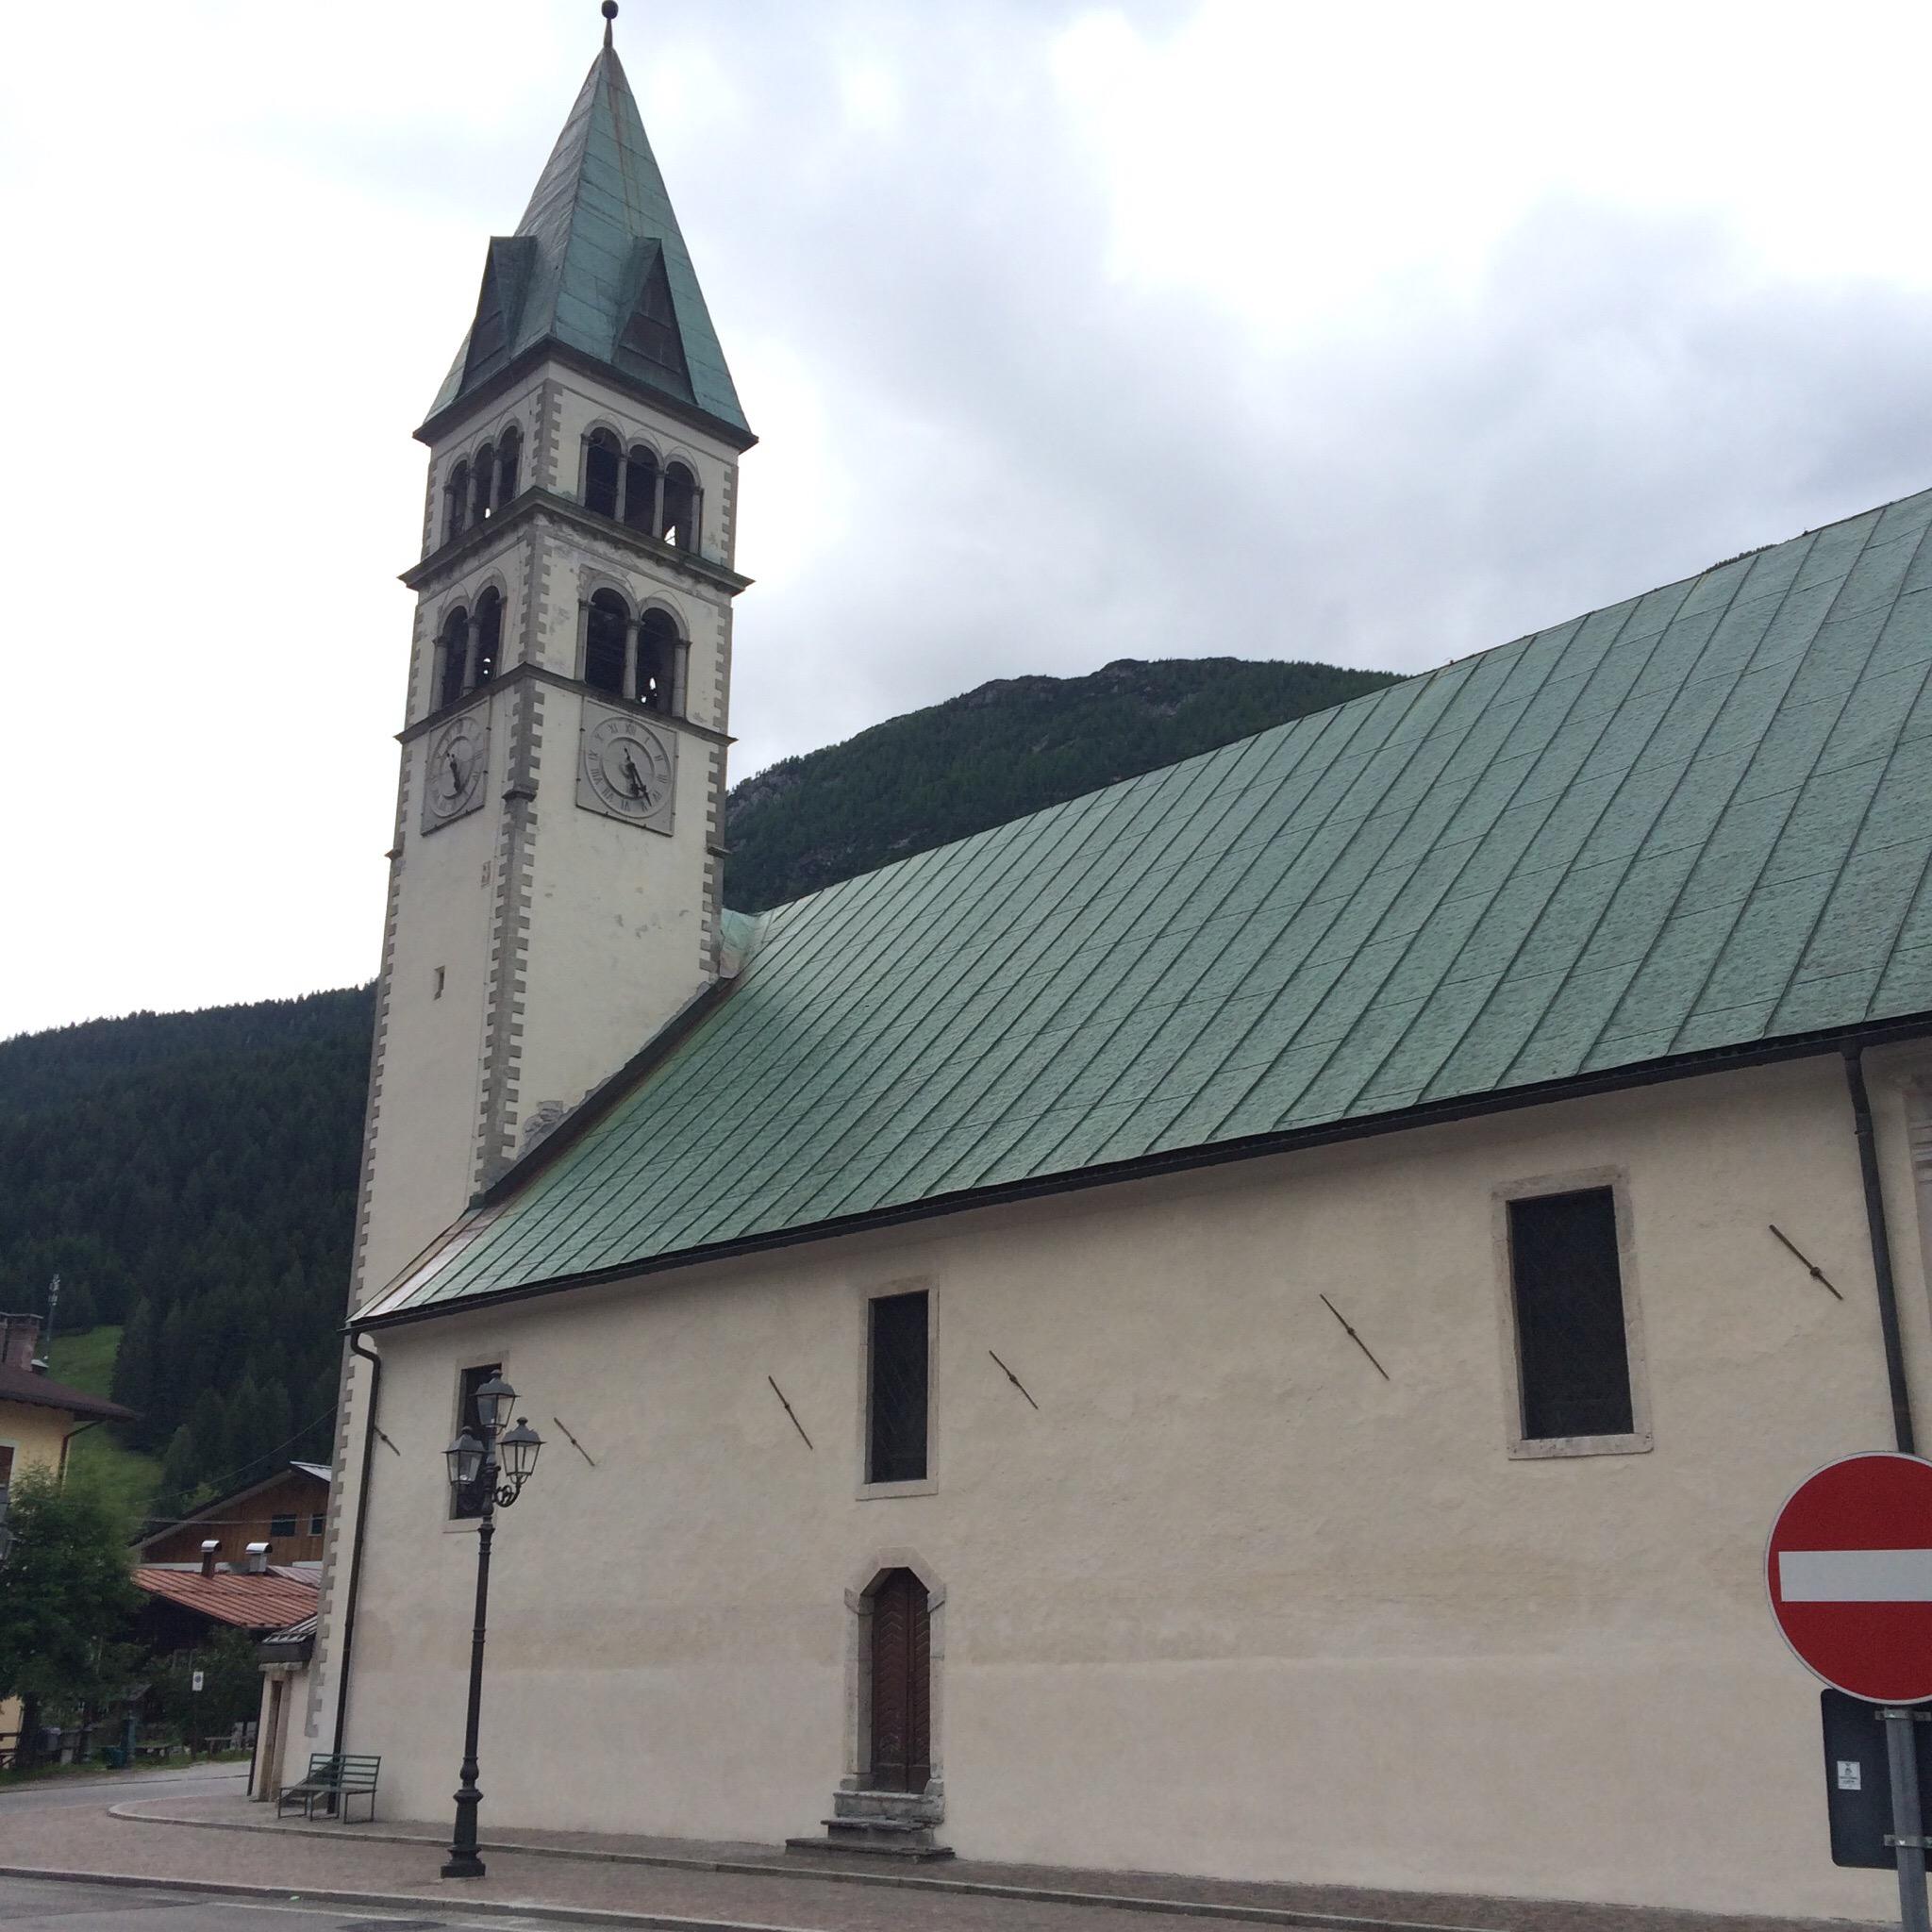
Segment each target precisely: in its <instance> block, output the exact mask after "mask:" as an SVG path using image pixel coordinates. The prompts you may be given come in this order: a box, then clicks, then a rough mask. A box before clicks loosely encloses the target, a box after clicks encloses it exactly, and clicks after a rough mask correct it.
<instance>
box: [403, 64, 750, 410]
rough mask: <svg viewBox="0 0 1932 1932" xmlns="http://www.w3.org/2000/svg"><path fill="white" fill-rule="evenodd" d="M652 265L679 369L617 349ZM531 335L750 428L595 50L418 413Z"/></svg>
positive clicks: (616, 83) (652, 170)
mask: <svg viewBox="0 0 1932 1932" xmlns="http://www.w3.org/2000/svg"><path fill="white" fill-rule="evenodd" d="M660 265H661V270H662V274H663V276H664V279H665V281H666V282H667V283H668V284H669V288H670V295H671V305H672V308H673V311H674V313H675V320H676V326H677V335H678V338H679V343H680V346H681V347H682V350H683V356H682V361H683V364H684V366H683V368H682V369H681V370H680V369H677V368H675V367H673V366H670V365H669V364H667V363H666V362H664V361H662V360H654V359H650V358H646V357H645V356H643V355H641V354H639V353H637V352H636V351H635V350H633V349H631V348H629V347H627V346H626V345H625V343H624V341H623V337H624V334H625V325H626V324H627V323H628V322H629V321H630V319H631V314H632V311H633V309H634V308H636V307H637V304H638V302H639V299H640V297H641V295H642V293H643V291H644V289H645V286H646V283H647V281H649V280H650V278H652V277H653V276H654V275H656V274H657V273H658V269H659V267H660ZM492 303H494V304H495V305H497V307H498V309H499V311H500V313H501V316H502V330H501V340H500V341H499V340H498V337H497V334H496V332H495V331H494V330H491V329H489V328H487V327H486V326H485V317H486V315H488V313H489V312H490V310H491V305H492ZM543 341H555V342H560V343H562V344H563V345H564V346H565V347H567V348H572V349H575V350H577V351H579V352H580V353H582V354H583V355H586V356H590V357H593V358H596V359H597V360H598V361H600V362H604V363H608V365H609V366H610V367H611V368H613V369H616V370H618V371H619V372H621V373H622V374H623V375H625V376H627V377H628V378H629V379H630V380H631V381H633V382H643V383H645V384H647V385H648V386H649V387H651V388H653V389H656V390H658V391H661V392H662V393H663V394H665V395H667V396H670V397H672V398H673V399H675V401H678V402H681V403H685V404H688V405H690V406H691V407H694V408H698V409H701V410H703V411H704V412H705V413H706V414H707V415H708V416H711V417H714V418H716V419H717V420H718V421H719V422H721V423H724V424H725V425H728V426H729V427H731V428H733V429H737V430H741V431H743V433H744V434H745V435H747V436H748V435H750V433H751V431H750V428H749V426H748V425H746V423H745V420H744V411H743V410H742V409H741V408H740V407H739V402H738V391H737V390H736V389H734V388H733V387H732V382H731V372H730V371H729V370H728V369H727V368H726V367H725V366H724V350H723V349H722V348H720V347H719V345H718V335H717V331H716V330H715V329H714V328H713V327H712V326H711V317H710V313H709V311H708V309H707V308H706V307H705V298H704V293H703V291H701V290H700V289H699V287H698V278H697V273H696V271H695V270H694V269H693V268H692V267H691V252H690V250H688V249H687V248H686V247H685V245H684V237H683V235H682V234H681V233H680V232H679V231H678V226H677V217H676V215H675V214H674V213H673V212H672V208H671V197H670V196H669V195H668V194H667V193H666V192H665V190H664V177H663V175H660V174H659V173H658V162H657V159H656V158H655V157H654V156H653V155H652V153H651V144H650V142H648V141H647V140H646V139H645V138H644V124H643V118H642V116H641V115H640V114H639V112H638V104H637V101H636V100H635V98H634V97H633V96H632V94H631V91H630V82H629V81H628V80H626V79H625V73H624V67H623V63H622V62H620V61H619V59H618V58H617V53H616V50H615V49H614V48H611V47H608V46H607V47H605V48H604V49H603V50H602V51H601V52H600V53H599V54H598V56H597V58H596V59H595V61H593V62H592V63H591V71H590V73H589V75H586V76H585V79H584V85H583V89H582V91H581V92H579V93H578V95H577V98H576V105H575V107H574V108H572V109H571V111H570V119H569V120H568V121H566V122H565V123H564V126H563V132H562V133H561V134H560V135H558V138H557V145H556V147H555V148H554V149H553V150H552V151H551V155H550V159H549V162H548V164H547V165H546V166H545V168H544V170H543V174H542V176H541V179H540V180H539V181H538V183H537V191H536V192H535V193H534V194H532V195H531V197H530V205H529V207H528V208H526V209H525V211H524V219H523V221H522V222H521V223H520V224H519V225H518V226H517V232H516V234H515V235H514V236H512V237H499V238H497V239H496V240H494V241H492V242H491V244H490V254H489V258H488V259H487V261H486V263H485V266H484V276H483V288H482V291H481V293H480V295H479V297H478V302H477V321H476V323H475V324H473V325H472V326H471V330H470V333H469V334H468V335H467V336H465V337H464V339H463V346H462V348H461V349H460V350H459V351H458V354H457V359H456V365H455V367H454V368H452V369H451V371H450V373H449V375H448V376H447V378H445V380H444V382H443V385H442V388H441V390H440V391H438V393H437V397H436V401H435V403H434V404H433V405H432V406H431V408H430V411H429V413H430V415H431V417H435V416H437V415H438V414H440V413H441V411H442V410H443V409H445V408H448V407H449V406H450V405H451V404H452V403H454V402H457V401H458V400H459V399H460V398H461V397H462V396H463V395H464V394H466V393H467V392H468V391H471V390H472V389H475V388H476V387H477V386H479V385H480V384H482V383H484V382H486V381H487V380H488V379H489V378H490V377H491V375H494V374H495V373H496V372H497V370H499V369H501V368H505V367H507V366H508V364H509V363H510V362H513V361H514V360H515V359H516V358H518V357H519V356H521V355H523V354H524V353H525V351H526V350H528V349H530V348H532V347H534V346H535V345H536V344H538V343H540V342H543ZM473 349H474V350H475V351H477V352H478V353H475V354H473Z"/></svg>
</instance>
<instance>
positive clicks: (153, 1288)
mask: <svg viewBox="0 0 1932 1932" xmlns="http://www.w3.org/2000/svg"><path fill="white" fill-rule="evenodd" d="M370 1016H371V1002H370V996H369V993H368V991H366V990H363V991H344V992H327V993H317V994H314V995H311V996H310V997H309V998H307V999H301V1000H271V1001H264V1002H262V1003H260V1004H258V1005H255V1006H247V1007H226V1008H212V1009H210V1010H208V1011H207V1012H200V1013H135V1014H131V1015H129V1016H128V1017H127V1018H125V1019H121V1020H97V1021H91V1022H89V1023H88V1024H84V1025H79V1026H68V1027H62V1028H59V1029H58V1030H57V1031H54V1032H50V1033H41V1034H30V1035H25V1036H22V1037H19V1038H16V1039H13V1040H9V1041H0V1176H4V1179H0V1307H6V1308H14V1309H21V1310H24V1311H32V1312H38V1311H41V1310H42V1309H44V1307H45V1306H46V1289H47V1283H48V1281H49V1279H50V1278H51V1277H52V1276H53V1275H54V1274H56V1273H57V1272H58V1274H59V1275H60V1278H61V1298H60V1323H61V1329H62V1331H63V1332H61V1333H60V1334H58V1335H57V1336H55V1338H54V1340H53V1355H52V1361H53V1364H54V1372H55V1373H56V1374H66V1373H68V1372H71V1371H78V1373H74V1374H73V1376H72V1378H73V1379H74V1380H75V1381H76V1382H77V1383H80V1384H81V1385H82V1386H86V1387H95V1388H98V1387H99V1386H100V1384H99V1380H98V1374H99V1369H100V1367H101V1361H100V1354H101V1351H102V1350H103V1349H104V1348H105V1346H106V1345H107V1344H106V1342H105V1340H104V1335H105V1331H107V1330H108V1329H112V1328H115V1327H121V1328H122V1329H123V1330H124V1333H123V1334H122V1337H121V1342H120V1346H119V1349H118V1354H117V1357H116V1359H115V1361H114V1365H113V1368H112V1371H111V1374H110V1375H109V1377H108V1384H107V1388H106V1391H105V1392H107V1393H108V1394H111V1395H112V1397H113V1398H114V1400H116V1401H117V1402H124V1403H125V1404H127V1406H128V1407H131V1408H135V1409H138V1410H139V1411H141V1414H142V1420H141V1422H140V1423H139V1424H133V1425H130V1426H129V1427H127V1428H126V1429H125V1430H121V1431H117V1432H116V1433H117V1434H118V1435H120V1436H121V1437H122V1438H123V1440H124V1441H125V1446H126V1447H128V1448H132V1449H135V1450H140V1451H143V1452H145V1453H146V1454H147V1455H148V1456H150V1457H158V1458H161V1459H162V1468H163V1482H162V1488H163V1491H164V1493H165V1496H166V1497H174V1498H179V1497H181V1496H183V1495H186V1494H188V1493H191V1492H192V1491H195V1490H197V1489H200V1488H204V1487H207V1486H209V1485H214V1486H220V1485H222V1484H224V1483H225V1482H226V1481H227V1480H228V1479H229V1478H230V1477H231V1476H233V1475H234V1474H236V1473H237V1472H238V1471H241V1472H250V1473H252V1472H253V1471H254V1470H255V1469H256V1468H257V1467H258V1466H261V1467H266V1466H269V1465H270V1464H272V1463H273V1462H274V1461H275V1459H277V1458H278V1457H286V1456H290V1455H305V1456H315V1457H326V1455H327V1452H328V1447H329V1428H330V1417H331V1411H332V1409H333V1407H334V1403H335V1381H336V1369H337V1363H338V1358H339V1349H340V1342H339V1339H338V1336H337V1332H336V1331H337V1326H338V1324H339V1323H340V1321H341V1302H342V1294H343V1291H344V1286H345V1284H346V1281H347V1277H348V1254H349V1227H350V1221H351V1217H352V1214H353V1211H354V1207H355V1189H356V1169H357V1158H358V1146H359V1141H360V1134H361V1118H362V1104H363V1094H364V1083H365V1080H366V1078H367V1072H368V1060H369V1029H370V1024H371V1017H370ZM91 1376H92V1379H90V1377H91ZM94 1433H99V1432H94ZM87 1440H88V1439H86V1438H83V1439H82V1441H81V1442H80V1444H78V1445H76V1446H77V1448H79V1449H82V1450H84V1451H85V1453H86V1454H87V1455H88V1456H90V1457H104V1456H105V1454H106V1450H105V1447H104V1446H100V1445H97V1446H95V1447H93V1448H88V1447H87ZM140 1480H141V1477H140V1473H139V1472H138V1470H137V1469H136V1468H135V1467H134V1466H133V1465H125V1464H124V1465H123V1466H122V1467H121V1469H120V1471H119V1474H118V1476H117V1486H119V1487H122V1488H123V1489H124V1490H125V1491H130V1492H131V1491H132V1490H134V1489H135V1488H137V1487H138V1486H139V1483H140Z"/></svg>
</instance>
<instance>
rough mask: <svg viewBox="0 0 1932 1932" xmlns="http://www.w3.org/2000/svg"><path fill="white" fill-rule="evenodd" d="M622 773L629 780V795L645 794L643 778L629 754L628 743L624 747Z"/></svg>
mask: <svg viewBox="0 0 1932 1932" xmlns="http://www.w3.org/2000/svg"><path fill="white" fill-rule="evenodd" d="M624 775H625V777H626V778H628V779H629V780H630V795H631V796H632V797H633V798H643V797H645V796H647V794H646V792H645V791H644V781H643V778H642V776H641V774H640V773H639V771H638V768H637V763H636V760H635V759H633V758H632V757H631V755H630V746H629V745H625V748H624Z"/></svg>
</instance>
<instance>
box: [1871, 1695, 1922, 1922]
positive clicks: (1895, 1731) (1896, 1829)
mask: <svg viewBox="0 0 1932 1932" xmlns="http://www.w3.org/2000/svg"><path fill="white" fill-rule="evenodd" d="M1878 1714H1879V1716H1880V1717H1882V1718H1883V1719H1884V1720H1885V1751H1886V1757H1887V1758H1888V1760H1889V1761H1890V1767H1891V1842H1892V1844H1893V1846H1894V1847H1895V1848H1896V1850H1897V1853H1898V1916H1899V1923H1900V1924H1902V1925H1903V1926H1904V1928H1905V1932H1932V1917H1928V1916H1927V1915H1926V1907H1925V1837H1924V1816H1923V1814H1922V1813H1921V1812H1920V1809H1919V1748H1918V1744H1917V1741H1916V1740H1915V1739H1914V1738H1913V1735H1912V1725H1913V1724H1914V1722H1915V1721H1916V1720H1915V1719H1914V1716H1913V1714H1912V1712H1911V1711H1909V1710H1901V1709H1900V1708H1899V1707H1898V1706H1896V1705H1893V1704H1888V1705H1884V1706H1882V1707H1880V1709H1879V1713H1878Z"/></svg>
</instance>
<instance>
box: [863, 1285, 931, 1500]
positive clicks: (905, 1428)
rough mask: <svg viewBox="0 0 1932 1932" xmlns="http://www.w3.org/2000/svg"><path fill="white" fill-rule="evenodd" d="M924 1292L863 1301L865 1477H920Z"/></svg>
mask: <svg viewBox="0 0 1932 1932" xmlns="http://www.w3.org/2000/svg"><path fill="white" fill-rule="evenodd" d="M928 1299H929V1297H928V1296H927V1294H926V1292H925V1291H924V1289H921V1290H920V1291H918V1292H917V1293H914V1294H889V1295H883V1296H881V1297H880V1298H879V1299H878V1300H877V1301H874V1302H872V1303H869V1304H868V1308H869V1311H870V1312H869V1318H868V1319H869V1320H870V1323H871V1329H870V1333H869V1336H868V1342H869V1345H868V1348H867V1351H866V1361H867V1375H866V1380H867V1385H868V1386H867V1394H866V1424H867V1428H866V1463H865V1479H866V1481H867V1482H869V1483H916V1482H923V1481H924V1479H925V1439H926V1393H927V1382H928V1376H927V1366H926V1355H927V1350H926V1336H927V1325H926V1324H927V1307H926V1304H927V1301H928Z"/></svg>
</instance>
